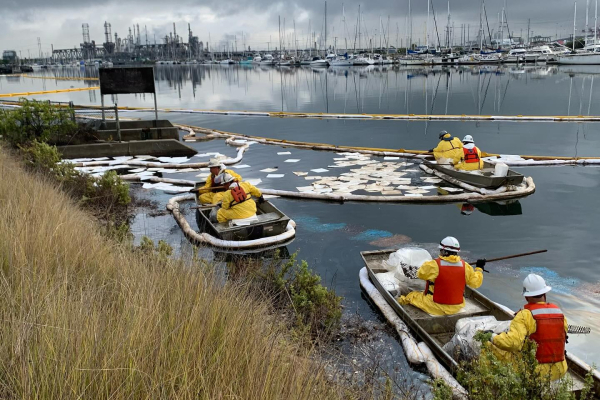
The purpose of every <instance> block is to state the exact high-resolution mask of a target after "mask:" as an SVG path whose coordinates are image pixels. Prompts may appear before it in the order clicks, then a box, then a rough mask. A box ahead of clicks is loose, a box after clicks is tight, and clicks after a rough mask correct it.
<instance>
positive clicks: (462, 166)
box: [454, 148, 483, 171]
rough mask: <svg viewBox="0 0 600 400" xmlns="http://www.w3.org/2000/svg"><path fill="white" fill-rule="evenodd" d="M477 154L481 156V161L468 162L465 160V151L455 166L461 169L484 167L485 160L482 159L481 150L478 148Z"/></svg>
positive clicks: (468, 169)
mask: <svg viewBox="0 0 600 400" xmlns="http://www.w3.org/2000/svg"><path fill="white" fill-rule="evenodd" d="M477 155H478V156H479V162H478V163H476V162H474V163H467V162H465V160H464V152H463V157H462V158H461V159H460V162H459V163H458V164H456V165H455V166H454V168H456V169H461V170H463V171H475V170H478V169H481V168H483V160H482V159H481V150H479V148H477Z"/></svg>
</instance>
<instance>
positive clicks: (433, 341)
mask: <svg viewBox="0 0 600 400" xmlns="http://www.w3.org/2000/svg"><path fill="white" fill-rule="evenodd" d="M395 251H396V249H390V250H376V251H362V252H361V253H360V255H361V258H362V259H363V262H364V264H365V267H366V269H367V273H368V275H369V279H370V280H371V282H372V283H373V285H374V286H375V287H376V288H377V290H378V292H379V293H380V294H381V296H382V297H383V298H384V299H385V301H386V302H387V303H388V304H389V305H390V306H391V308H392V309H393V310H394V312H395V313H396V314H397V315H398V317H399V318H400V319H401V320H402V321H403V322H404V323H405V324H406V325H407V326H408V327H409V328H410V330H411V332H412V333H413V334H414V335H415V336H416V337H417V338H418V339H419V340H420V341H423V342H425V344H427V346H428V347H429V348H430V349H431V351H432V353H433V354H434V356H435V357H436V359H437V360H438V361H439V362H440V363H441V364H442V365H443V366H444V367H445V368H446V369H447V370H448V371H450V372H451V373H452V374H453V375H455V374H456V372H457V371H458V363H457V362H456V360H454V359H453V358H452V356H451V355H450V354H448V353H447V352H446V351H445V350H444V349H443V348H442V346H443V345H444V344H445V343H447V342H448V341H449V340H450V339H451V338H452V337H453V335H454V332H455V326H456V322H457V321H458V320H459V319H461V318H465V317H473V316H482V315H491V316H493V317H494V318H496V320H497V321H509V320H512V319H513V318H514V314H513V313H511V312H509V310H508V309H506V308H505V307H502V306H500V305H499V304H497V303H495V302H494V301H492V300H491V299H489V298H487V297H486V296H484V295H483V294H481V293H480V292H478V291H477V290H475V289H471V288H469V287H468V286H467V287H465V294H464V296H465V303H466V306H465V308H464V309H463V310H461V312H460V314H455V315H448V316H431V315H429V314H426V313H425V312H423V311H421V310H419V309H418V308H416V307H413V306H412V305H400V304H399V303H398V301H397V300H396V298H395V297H394V296H392V295H391V294H390V292H388V291H387V290H386V289H385V288H384V287H383V285H382V284H381V282H380V281H379V279H378V278H377V275H376V274H377V273H378V272H387V269H386V268H385V267H384V264H383V262H384V261H385V260H387V259H388V258H389V256H390V254H391V253H393V252H395ZM467 308H470V309H469V310H466V309H467ZM566 360H567V364H568V367H569V374H570V376H571V377H572V378H573V384H574V385H573V391H574V392H578V391H581V389H582V388H583V385H584V379H585V376H586V374H588V373H589V372H590V370H591V367H590V366H589V365H587V364H586V363H584V362H583V361H581V360H580V359H579V358H578V357H576V356H574V355H573V354H571V353H569V352H566ZM592 377H593V388H592V390H594V392H595V394H596V396H598V394H600V374H598V372H597V371H594V372H593V374H592Z"/></svg>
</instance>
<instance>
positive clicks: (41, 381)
mask: <svg viewBox="0 0 600 400" xmlns="http://www.w3.org/2000/svg"><path fill="white" fill-rule="evenodd" d="M0 176H2V179H1V180H0V232H2V233H3V234H2V236H0V296H1V298H2V302H0V318H1V319H2V324H0V338H1V340H0V398H47V399H52V398H57V399H58V398H60V399H64V398H115V399H119V398H136V399H137V398H175V397H177V398H200V399H219V398H242V399H304V398H306V399H309V398H310V399H314V398H334V399H335V398H342V397H346V398H352V397H357V394H356V393H354V394H352V395H348V393H347V392H345V391H344V390H343V388H342V387H337V386H335V385H333V384H331V382H329V381H328V380H327V379H326V378H325V376H324V373H323V370H324V365H321V364H316V363H315V362H314V361H312V360H311V359H310V357H309V354H307V353H306V352H307V350H305V349H303V348H302V347H299V346H297V345H295V344H294V343H293V342H291V341H290V339H289V338H288V337H287V336H286V329H285V327H284V326H281V325H280V324H278V322H277V321H276V319H275V318H274V317H269V313H268V310H267V309H266V306H264V305H263V304H261V303H259V302H257V301H256V300H254V297H253V296H251V295H249V294H248V293H247V291H246V289H245V287H244V286H243V285H242V284H235V283H226V284H225V285H224V286H223V284H222V283H221V284H215V283H214V282H215V281H214V280H213V279H212V277H211V275H210V272H208V271H209V269H206V268H199V267H196V268H190V267H189V266H187V265H184V264H182V263H180V262H178V261H176V260H166V261H165V260H164V259H161V258H160V257H157V256H155V255H152V254H149V253H145V252H141V251H136V250H134V249H132V248H131V247H128V246H126V245H122V244H119V243H117V242H113V241H111V240H109V239H107V238H106V236H105V235H101V234H99V233H98V230H99V225H98V223H97V222H96V221H95V220H94V219H93V218H91V217H90V216H89V214H86V213H84V212H83V211H81V210H79V209H78V208H77V207H76V206H75V205H74V203H73V202H72V199H71V198H70V197H68V196H67V195H65V194H64V193H62V192H61V191H60V190H58V189H57V188H56V184H55V183H54V182H49V181H45V180H44V179H43V178H41V177H37V176H33V175H31V174H29V173H26V172H25V171H24V170H23V169H22V168H21V167H20V166H19V163H18V162H16V161H15V160H13V159H12V158H11V157H10V156H8V155H7V154H6V152H4V151H2V150H1V149H0Z"/></svg>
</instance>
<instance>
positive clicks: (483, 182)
mask: <svg viewBox="0 0 600 400" xmlns="http://www.w3.org/2000/svg"><path fill="white" fill-rule="evenodd" d="M424 164H425V165H426V166H428V167H429V168H431V169H434V170H437V171H440V172H443V173H444V174H446V175H449V176H451V177H453V178H456V179H458V180H460V181H462V182H465V183H468V184H470V185H473V186H476V187H479V188H484V189H497V188H499V187H500V186H505V185H520V184H521V183H522V182H523V179H524V177H523V175H521V174H519V173H518V172H515V171H513V170H509V171H508V174H507V176H493V172H494V164H491V163H488V162H484V163H483V169H482V170H481V171H483V173H484V175H478V174H472V173H468V172H465V171H459V170H456V169H453V168H448V167H447V166H444V165H440V164H437V163H433V162H430V161H426V160H425V161H424Z"/></svg>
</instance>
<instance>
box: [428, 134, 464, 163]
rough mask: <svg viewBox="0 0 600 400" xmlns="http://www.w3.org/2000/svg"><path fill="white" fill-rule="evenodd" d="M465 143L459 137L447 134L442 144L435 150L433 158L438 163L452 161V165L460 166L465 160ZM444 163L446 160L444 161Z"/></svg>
mask: <svg viewBox="0 0 600 400" xmlns="http://www.w3.org/2000/svg"><path fill="white" fill-rule="evenodd" d="M462 148H463V143H462V142H461V140H460V139H459V138H457V137H452V135H450V134H449V133H447V134H445V135H444V137H443V138H442V140H440V143H439V144H438V145H437V147H436V148H435V149H433V156H434V157H435V159H436V160H437V161H440V159H446V160H450V161H451V162H452V164H458V163H459V162H460V161H461V160H462V158H463V150H462ZM442 161H444V160H442Z"/></svg>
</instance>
